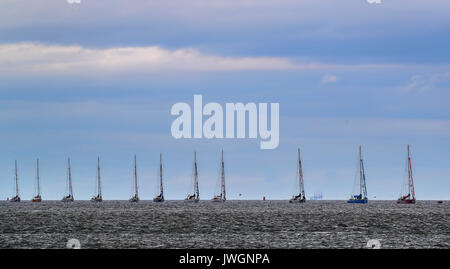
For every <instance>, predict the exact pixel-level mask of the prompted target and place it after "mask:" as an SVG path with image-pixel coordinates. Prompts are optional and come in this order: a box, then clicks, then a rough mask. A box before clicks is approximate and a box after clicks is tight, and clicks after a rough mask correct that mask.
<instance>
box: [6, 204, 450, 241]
mask: <svg viewBox="0 0 450 269" xmlns="http://www.w3.org/2000/svg"><path fill="white" fill-rule="evenodd" d="M68 242H69V244H68ZM73 242H76V243H73ZM368 242H369V243H368ZM373 242H376V243H375V244H374V243H373ZM66 247H70V248H73V247H75V248H87V249H96V248H111V249H115V248H295V249H297V248H367V247H372V248H373V247H378V248H446V249H448V248H450V202H449V201H444V202H443V203H442V204H438V203H437V202H436V201H418V202H417V204H415V205H399V204H396V203H395V201H369V204H366V205H361V204H347V203H346V202H345V201H307V202H306V203H304V204H290V203H288V202H287V201H226V202H224V203H214V202H211V201H200V202H199V203H192V202H185V201H165V202H164V203H154V202H152V201H140V202H138V203H129V202H128V201H104V202H102V203H93V202H90V201H75V202H73V203H62V202H59V201H43V202H41V203H31V202H21V203H10V202H0V248H66Z"/></svg>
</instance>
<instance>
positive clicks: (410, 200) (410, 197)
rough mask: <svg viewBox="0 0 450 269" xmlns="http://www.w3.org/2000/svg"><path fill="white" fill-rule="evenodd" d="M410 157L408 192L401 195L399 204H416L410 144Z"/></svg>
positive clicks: (408, 162) (408, 159)
mask: <svg viewBox="0 0 450 269" xmlns="http://www.w3.org/2000/svg"><path fill="white" fill-rule="evenodd" d="M407 150H408V157H407V164H406V165H407V169H408V179H407V182H406V183H407V184H406V185H407V189H408V190H407V191H406V193H403V194H401V195H400V198H398V200H397V203H398V204H415V203H416V192H415V190H414V178H413V173H412V164H411V152H410V149H409V144H408V148H407Z"/></svg>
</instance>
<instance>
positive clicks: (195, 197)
mask: <svg viewBox="0 0 450 269" xmlns="http://www.w3.org/2000/svg"><path fill="white" fill-rule="evenodd" d="M184 200H186V201H192V202H196V203H197V202H198V201H200V192H199V189H198V169H197V153H196V152H194V193H193V194H188V195H187V197H186V199H184Z"/></svg>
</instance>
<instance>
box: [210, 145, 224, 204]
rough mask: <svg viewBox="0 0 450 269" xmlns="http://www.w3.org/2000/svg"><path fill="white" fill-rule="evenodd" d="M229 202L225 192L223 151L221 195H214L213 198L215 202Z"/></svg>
mask: <svg viewBox="0 0 450 269" xmlns="http://www.w3.org/2000/svg"><path fill="white" fill-rule="evenodd" d="M226 200H227V198H226V192H225V164H224V161H223V150H222V161H221V164H220V194H219V195H214V197H213V198H212V201H213V202H225V201H226Z"/></svg>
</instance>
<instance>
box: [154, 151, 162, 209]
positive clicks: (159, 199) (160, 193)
mask: <svg viewBox="0 0 450 269" xmlns="http://www.w3.org/2000/svg"><path fill="white" fill-rule="evenodd" d="M153 202H157V203H161V202H164V190H163V174H162V154H159V195H158V196H156V197H155V198H153Z"/></svg>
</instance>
